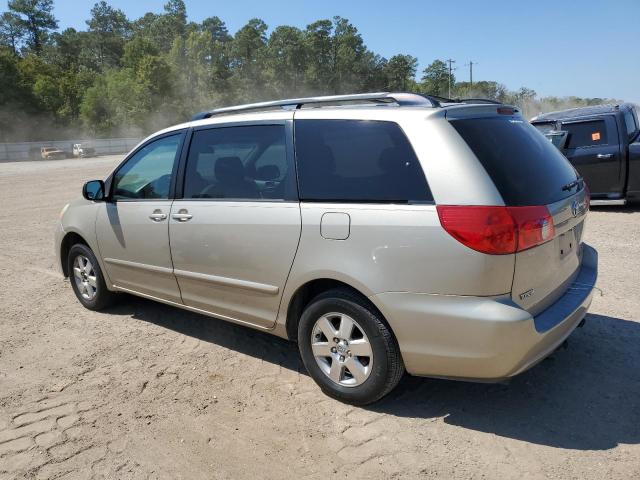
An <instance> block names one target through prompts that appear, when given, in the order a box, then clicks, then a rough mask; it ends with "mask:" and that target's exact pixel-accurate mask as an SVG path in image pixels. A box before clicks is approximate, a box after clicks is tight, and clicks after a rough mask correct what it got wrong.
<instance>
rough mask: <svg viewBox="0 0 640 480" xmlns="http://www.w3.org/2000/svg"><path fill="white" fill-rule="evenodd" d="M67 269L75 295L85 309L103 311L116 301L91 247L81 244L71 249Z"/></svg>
mask: <svg viewBox="0 0 640 480" xmlns="http://www.w3.org/2000/svg"><path fill="white" fill-rule="evenodd" d="M87 261H88V263H87ZM67 269H68V270H67V271H68V272H69V280H70V282H71V288H73V293H75V294H76V297H78V300H79V301H80V303H81V304H82V305H83V306H84V307H85V308H88V309H89V310H102V309H103V308H106V307H108V306H109V305H111V304H112V303H113V302H114V301H115V298H116V294H115V293H114V292H111V291H109V290H108V289H107V284H106V283H105V281H104V276H103V275H102V270H101V269H100V264H99V263H98V260H97V259H96V256H95V255H94V254H93V252H92V251H91V249H90V248H89V247H87V246H86V245H84V244H81V243H77V244H75V245H74V246H73V247H71V249H70V250H69V256H68V257H67Z"/></svg>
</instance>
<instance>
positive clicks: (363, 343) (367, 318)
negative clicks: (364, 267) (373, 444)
mask: <svg viewBox="0 0 640 480" xmlns="http://www.w3.org/2000/svg"><path fill="white" fill-rule="evenodd" d="M298 348H299V349H300V356H301V357H302V362H303V363H304V366H305V367H306V369H307V371H308V372H309V375H311V377H312V378H313V379H314V380H315V382H316V383H317V384H318V385H319V386H320V388H321V389H322V391H323V392H324V393H325V394H327V395H329V396H330V397H333V398H335V399H337V400H340V401H343V402H346V403H350V404H353V405H366V404H368V403H372V402H375V401H377V400H379V399H381V398H382V397H384V396H385V395H386V394H387V393H389V392H390V391H391V390H393V388H394V387H395V386H396V385H397V384H398V382H399V381H400V379H401V378H402V375H403V373H404V364H403V363H402V356H401V355H400V349H399V348H398V344H397V341H396V339H395V337H394V336H393V334H392V333H391V331H390V330H389V328H388V327H387V325H386V324H385V322H384V321H383V319H382V318H381V316H380V314H379V313H378V312H376V311H375V309H374V308H372V307H371V306H370V305H368V304H367V302H366V301H364V300H363V299H361V298H360V297H359V296H358V295H356V294H353V293H351V292H350V291H348V290H343V289H336V290H330V291H328V292H325V293H323V294H320V295H318V296H317V297H316V298H314V299H313V300H312V301H311V303H310V304H309V305H308V306H307V307H306V308H305V310H304V312H303V313H302V316H301V318H300V324H299V328H298Z"/></svg>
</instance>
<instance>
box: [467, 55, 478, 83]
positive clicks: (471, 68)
mask: <svg viewBox="0 0 640 480" xmlns="http://www.w3.org/2000/svg"><path fill="white" fill-rule="evenodd" d="M476 65H477V63H476ZM469 87H472V88H473V60H469Z"/></svg>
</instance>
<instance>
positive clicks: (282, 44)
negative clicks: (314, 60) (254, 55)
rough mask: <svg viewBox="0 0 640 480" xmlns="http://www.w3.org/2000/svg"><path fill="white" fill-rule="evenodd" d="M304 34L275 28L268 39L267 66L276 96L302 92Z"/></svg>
mask: <svg viewBox="0 0 640 480" xmlns="http://www.w3.org/2000/svg"><path fill="white" fill-rule="evenodd" d="M305 47H306V45H305V42H304V34H303V33H302V31H301V30H300V29H298V28H295V27H287V26H281V27H277V28H276V29H275V30H274V31H273V33H271V36H270V37H269V41H268V45H267V58H268V61H267V65H268V69H269V75H270V80H269V81H270V83H271V84H272V88H273V90H274V92H276V94H277V95H278V96H285V95H290V96H297V95H299V94H300V92H302V91H303V90H304V79H305V75H304V74H305V69H306V64H307V50H306V48H305Z"/></svg>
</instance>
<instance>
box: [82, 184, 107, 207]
mask: <svg viewBox="0 0 640 480" xmlns="http://www.w3.org/2000/svg"><path fill="white" fill-rule="evenodd" d="M82 196H83V197H84V198H86V199H87V200H91V201H93V202H98V201H101V200H104V182H103V181H102V180H90V181H88V182H87V183H85V184H84V186H83V187H82Z"/></svg>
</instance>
